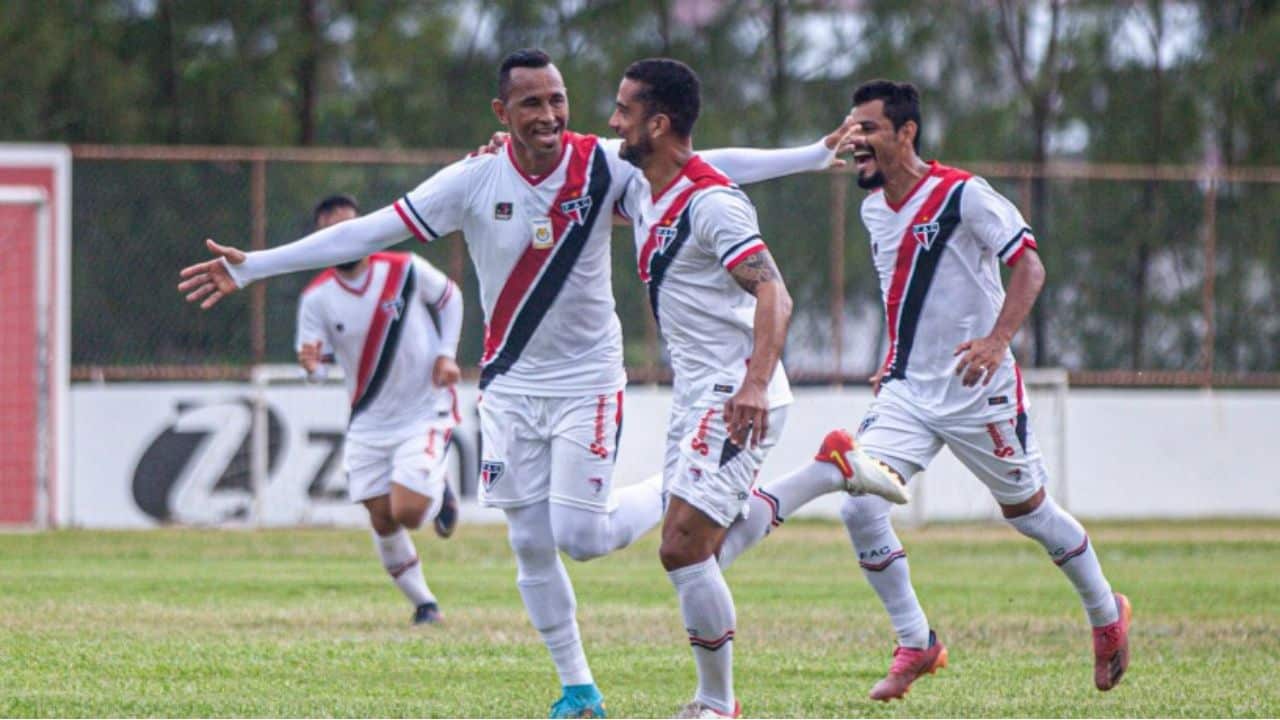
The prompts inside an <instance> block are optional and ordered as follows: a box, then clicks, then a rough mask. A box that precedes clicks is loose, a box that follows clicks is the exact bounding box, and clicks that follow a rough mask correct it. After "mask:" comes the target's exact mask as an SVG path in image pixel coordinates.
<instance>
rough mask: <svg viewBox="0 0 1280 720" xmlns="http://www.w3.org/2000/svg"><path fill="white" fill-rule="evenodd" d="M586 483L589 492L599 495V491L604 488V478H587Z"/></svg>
mask: <svg viewBox="0 0 1280 720" xmlns="http://www.w3.org/2000/svg"><path fill="white" fill-rule="evenodd" d="M587 484H588V485H590V486H591V494H592V495H595V496H596V497H599V496H600V491H601V490H603V489H604V478H599V477H593V478H587Z"/></svg>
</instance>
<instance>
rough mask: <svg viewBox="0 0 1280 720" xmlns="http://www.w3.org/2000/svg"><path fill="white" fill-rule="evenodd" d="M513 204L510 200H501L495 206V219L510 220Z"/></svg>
mask: <svg viewBox="0 0 1280 720" xmlns="http://www.w3.org/2000/svg"><path fill="white" fill-rule="evenodd" d="M511 211H512V206H511V203H509V202H500V203H498V204H496V205H494V206H493V219H494V220H510V219H511Z"/></svg>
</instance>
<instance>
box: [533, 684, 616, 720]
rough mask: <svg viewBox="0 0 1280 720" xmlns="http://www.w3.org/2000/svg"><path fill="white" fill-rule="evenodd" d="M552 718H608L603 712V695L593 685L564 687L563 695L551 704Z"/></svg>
mask: <svg viewBox="0 0 1280 720" xmlns="http://www.w3.org/2000/svg"><path fill="white" fill-rule="evenodd" d="M547 717H553V718H602V717H608V716H607V715H605V712H604V695H601V694H600V688H598V687H596V686H595V684H594V683H592V684H591V685H565V686H564V695H562V696H560V699H559V700H557V701H555V702H554V703H552V705H551V714H550V715H548V716H547Z"/></svg>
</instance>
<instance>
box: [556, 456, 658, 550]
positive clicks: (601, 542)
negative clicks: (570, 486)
mask: <svg viewBox="0 0 1280 720" xmlns="http://www.w3.org/2000/svg"><path fill="white" fill-rule="evenodd" d="M611 504H612V505H615V507H614V508H613V510H611V511H609V512H598V511H595V510H587V509H585V508H581V507H575V506H572V505H564V504H561V503H556V502H553V503H551V526H552V529H553V531H554V535H555V541H556V546H557V547H558V548H560V549H561V550H563V551H564V552H565V553H566V554H568V555H569V557H571V558H573V559H574V560H590V559H592V558H597V557H600V556H601V555H607V554H609V553H611V552H613V551H614V550H620V549H622V548H624V547H626V546H628V545H630V544H631V543H633V542H635V541H636V539H637V538H639V537H641V536H642V535H644V534H645V533H647V532H649V531H650V530H652V529H653V528H654V527H656V526H657V525H658V523H659V522H661V521H662V476H661V475H655V476H653V477H651V478H648V479H646V480H645V481H643V482H639V483H635V484H633V485H628V486H626V487H624V488H620V489H618V490H617V491H615V492H614V497H613V498H612V502H611Z"/></svg>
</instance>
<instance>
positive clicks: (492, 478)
mask: <svg viewBox="0 0 1280 720" xmlns="http://www.w3.org/2000/svg"><path fill="white" fill-rule="evenodd" d="M506 469H507V464H506V463H504V462H502V461H501V460H482V461H480V484H481V485H483V486H484V489H485V490H488V489H489V488H491V487H493V484H494V483H496V482H498V479H499V478H501V477H502V473H503V472H504V471H506Z"/></svg>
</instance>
